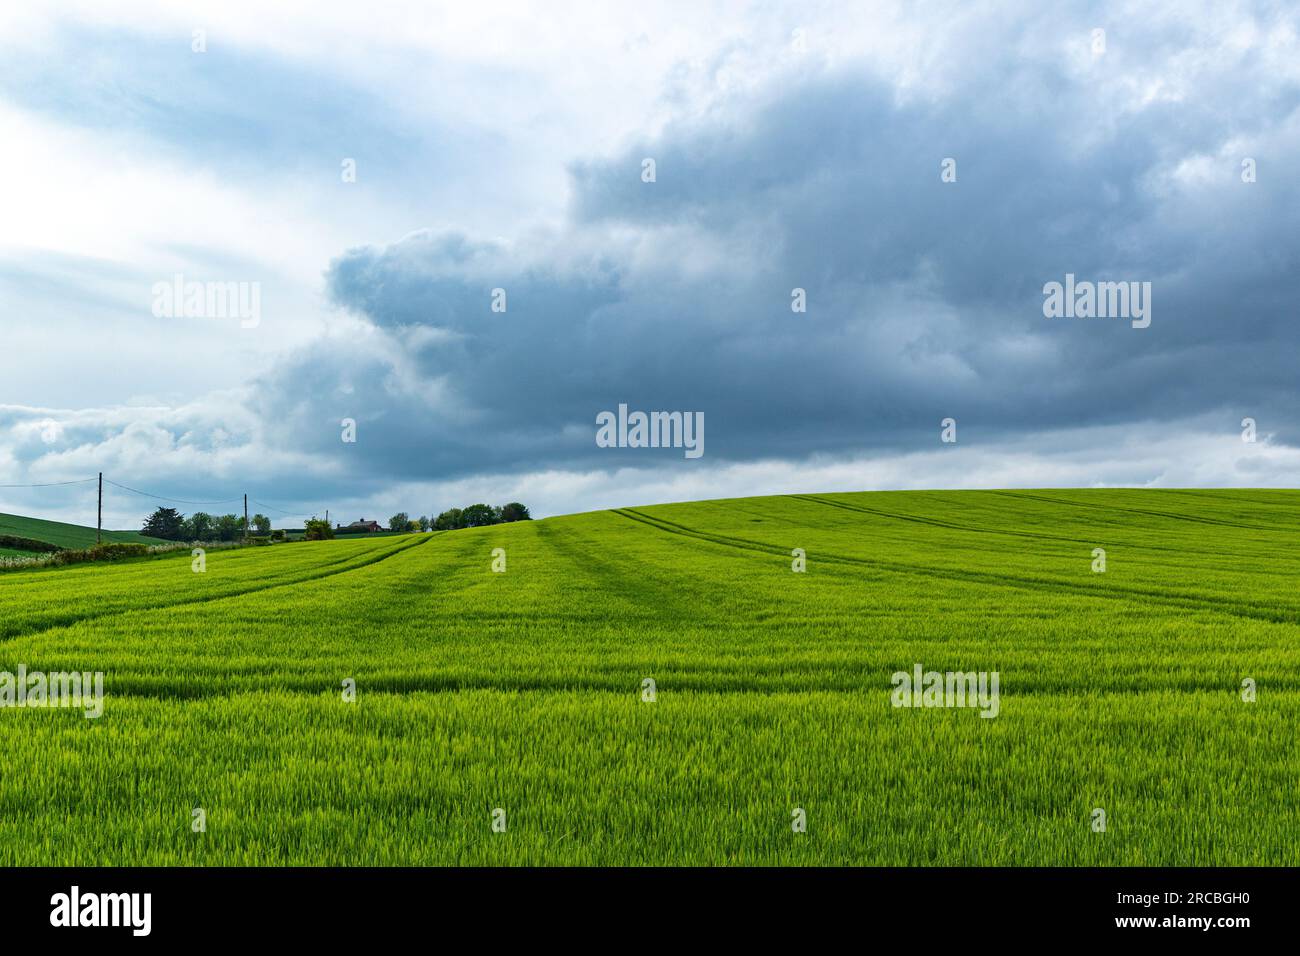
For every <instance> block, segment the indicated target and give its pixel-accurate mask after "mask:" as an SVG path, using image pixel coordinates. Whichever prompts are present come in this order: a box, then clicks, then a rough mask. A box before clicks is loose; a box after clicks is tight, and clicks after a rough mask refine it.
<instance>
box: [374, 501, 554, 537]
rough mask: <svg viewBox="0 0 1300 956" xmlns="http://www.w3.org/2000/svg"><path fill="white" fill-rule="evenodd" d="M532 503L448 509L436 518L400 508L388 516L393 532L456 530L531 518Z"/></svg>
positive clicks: (390, 529)
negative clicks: (410, 513) (529, 506)
mask: <svg viewBox="0 0 1300 956" xmlns="http://www.w3.org/2000/svg"><path fill="white" fill-rule="evenodd" d="M532 518H533V516H532V515H531V514H529V513H528V506H527V505H525V504H521V503H519V502H518V501H512V502H510V503H509V504H504V505H499V506H497V507H495V508H494V507H493V506H492V505H484V504H477V505H470V506H469V507H467V508H448V509H447V510H446V511H444V512H443V513H442V514H440V515H438V517H436V518H428V517H426V516H425V515H420V517H418V518H415V519H412V518H410V517H409V516H408V515H407V513H406V512H405V511H399V512H398V513H397V514H395V515H393V516H392V517H391V518H389V519H388V530H389V531H455V530H456V529H458V528H481V527H484V526H485V525H490V524H507V523H509V522H511V521H531V520H532Z"/></svg>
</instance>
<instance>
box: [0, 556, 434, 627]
mask: <svg viewBox="0 0 1300 956" xmlns="http://www.w3.org/2000/svg"><path fill="white" fill-rule="evenodd" d="M434 536H435V535H425V536H422V537H421V538H419V539H418V540H416V541H413V542H411V543H410V544H404V545H402V546H401V547H397V548H393V549H391V550H388V551H382V550H379V549H376V551H378V553H377V554H372V555H367V556H366V560H364V561H358V562H357V563H356V564H349V565H347V566H346V567H337V565H339V564H342V563H344V562H345V561H347V560H348V559H347V558H344V559H341V560H339V561H331V562H329V563H328V564H326V565H323V566H322V567H324V568H326V569H328V570H325V571H324V573H320V574H310V575H307V576H304V577H298V578H294V579H293V580H289V581H285V580H276V581H269V582H266V583H263V584H259V585H256V586H254V587H248V588H243V589H240V590H237V591H227V592H225V593H222V594H210V595H205V596H204V597H199V598H193V599H191V600H178V601H172V602H169V603H164V604H154V605H151V606H150V607H129V608H121V609H119V610H112V611H102V612H99V613H90V614H70V615H67V616H66V617H60V618H58V619H55V620H52V621H49V620H47V621H45V622H42V623H41V624H39V625H38V626H36V627H33V628H31V629H29V630H22V629H18V630H13V631H3V630H0V644H2V643H4V642H8V641H12V640H15V639H17V638H23V637H33V636H35V635H37V634H44V633H45V632H47V631H54V630H57V629H58V628H61V627H71V626H72V625H74V624H80V623H83V622H85V621H98V620H101V619H103V618H109V617H118V616H120V615H123V614H136V613H140V612H144V613H149V612H152V611H161V610H171V609H173V608H179V607H190V606H193V605H198V604H210V603H212V602H213V601H224V600H226V599H227V598H238V597H244V596H245V595H248V594H258V593H260V592H262V591H274V590H275V589H276V588H285V587H291V586H293V585H297V584H308V583H311V582H313V581H323V580H325V579H326V578H332V577H335V576H337V575H340V574H346V573H347V572H349V571H358V570H360V569H361V568H368V567H371V566H372V565H375V564H379V563H380V562H382V561H387V560H388V559H389V558H391V557H393V556H395V555H398V554H402V553H404V552H407V551H410V550H412V549H414V548H418V547H419V546H420V545H422V544H424V543H425V542H426V541H428V540H429V539H430V538H432V537H434ZM317 570H319V569H317Z"/></svg>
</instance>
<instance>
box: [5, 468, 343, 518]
mask: <svg viewBox="0 0 1300 956" xmlns="http://www.w3.org/2000/svg"><path fill="white" fill-rule="evenodd" d="M99 480H100V478H99V477H95V478H78V479H75V480H73V481H50V482H45V483H41V484H27V485H18V484H14V485H0V488H54V487H58V486H63V485H84V484H88V483H90V482H93V481H99ZM103 482H104V484H107V485H112V486H113V487H114V488H120V489H122V490H123V491H129V492H130V493H131V494H133V495H141V496H142V497H145V498H153V499H155V500H156V501H167V502H171V503H173V504H184V505H224V504H233V503H235V502H239V501H243V500H244V498H243V497H242V496H241V497H239V498H220V499H216V500H212V501H195V500H191V499H189V498H173V497H170V496H169V495H159V494H154V493H153V492H151V491H143V490H141V489H139V488H132V487H130V486H129V485H124V484H121V483H119V482H116V481H113V480H112V479H110V478H104V479H103ZM248 501H251V502H252V503H253V504H255V505H258V506H259V507H262V508H266V509H267V510H269V511H274V512H276V513H277V514H278V515H280V516H282V517H285V518H305V517H309V516H312V515H316V514H319V513H320V512H321V511H322V510H323V509H321V508H316V509H314V510H312V511H286V510H285V509H284V508H281V507H279V506H277V505H272V504H267V503H266V502H265V501H258V500H257V499H256V498H248Z"/></svg>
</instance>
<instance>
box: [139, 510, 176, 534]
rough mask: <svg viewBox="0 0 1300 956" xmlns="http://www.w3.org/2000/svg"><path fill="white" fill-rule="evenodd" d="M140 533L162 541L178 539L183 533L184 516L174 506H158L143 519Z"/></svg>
mask: <svg viewBox="0 0 1300 956" xmlns="http://www.w3.org/2000/svg"><path fill="white" fill-rule="evenodd" d="M140 533H141V534H147V535H148V536H149V537H151V538H162V539H163V540H164V541H180V540H181V538H182V537H184V535H185V516H184V515H182V514H181V513H180V512H179V511H177V510H176V509H175V508H159V509H158V510H157V511H155V512H154V513H153V514H151V515H150V516H149V517H148V518H146V519H145V522H144V527H143V528H141V529H140Z"/></svg>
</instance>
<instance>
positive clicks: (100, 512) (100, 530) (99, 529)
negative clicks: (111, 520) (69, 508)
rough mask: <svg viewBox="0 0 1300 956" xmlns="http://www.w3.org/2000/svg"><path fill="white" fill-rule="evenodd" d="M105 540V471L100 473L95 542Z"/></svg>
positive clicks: (98, 542)
mask: <svg viewBox="0 0 1300 956" xmlns="http://www.w3.org/2000/svg"><path fill="white" fill-rule="evenodd" d="M103 540H104V473H103V472H102V471H101V472H100V473H99V508H98V509H97V511H96V517H95V544H100V543H101V542H102V541H103Z"/></svg>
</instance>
